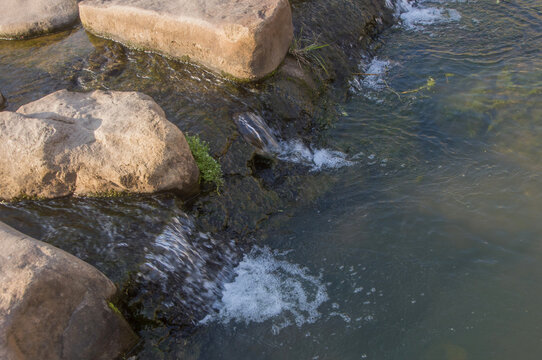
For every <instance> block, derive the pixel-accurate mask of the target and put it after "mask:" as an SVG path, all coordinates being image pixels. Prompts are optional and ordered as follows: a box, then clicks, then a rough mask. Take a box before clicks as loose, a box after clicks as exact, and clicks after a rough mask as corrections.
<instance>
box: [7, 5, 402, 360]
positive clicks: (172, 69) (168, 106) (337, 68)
mask: <svg viewBox="0 0 542 360" xmlns="http://www.w3.org/2000/svg"><path fill="white" fill-rule="evenodd" d="M291 5H292V12H293V23H294V33H295V35H294V36H295V38H296V40H297V41H298V44H299V48H300V49H303V48H304V47H306V46H309V45H310V44H318V45H327V46H325V47H322V48H320V49H318V50H314V51H312V52H311V51H309V52H306V51H305V52H303V51H302V52H295V51H290V53H289V54H288V55H287V56H286V58H285V60H284V61H283V63H282V64H281V66H280V67H279V68H278V69H277V71H275V72H274V73H272V75H270V76H268V77H266V78H265V79H263V80H261V81H259V82H253V83H235V82H231V81H229V80H228V79H225V78H223V77H220V76H218V75H217V74H216V73H213V72H209V71H207V70H206V69H205V68H202V67H199V66H195V65H194V64H190V63H183V62H179V61H175V60H173V59H169V58H166V57H163V56H160V55H157V54H151V53H145V52H142V51H137V50H134V49H130V48H127V47H124V46H122V45H120V44H119V43H117V42H113V41H110V40H105V39H103V38H99V37H96V36H93V35H91V34H89V33H85V32H84V31H78V32H76V33H75V34H73V35H66V37H65V38H64V39H62V40H57V41H56V42H55V44H54V45H52V46H50V47H47V46H42V45H35V48H30V46H29V50H28V51H30V50H32V51H34V50H35V49H38V50H41V51H42V54H43V53H46V52H47V51H51V52H52V51H59V49H66V50H68V49H70V50H71V49H73V48H77V47H76V46H74V42H75V41H76V40H77V38H79V40H77V41H78V42H77V43H76V44H78V45H80V44H81V43H82V42H85V43H84V46H81V45H80V46H81V47H82V48H84V49H83V50H81V52H80V53H78V54H77V55H74V56H73V57H69V58H68V59H66V60H64V61H65V62H66V63H67V64H69V66H70V67H69V70H64V71H56V72H55V71H48V72H46V73H45V76H46V77H45V78H46V79H47V80H48V81H47V83H45V84H44V83H38V82H37V81H36V80H34V78H32V77H30V75H28V72H27V71H26V69H25V71H23V70H21V71H19V72H18V73H17V74H18V75H19V77H21V78H25V79H28V81H29V82H30V81H34V83H35V84H36V85H33V86H35V87H38V88H39V90H40V91H41V90H42V88H45V87H46V86H47V87H51V88H55V89H58V88H64V87H68V88H69V89H70V90H76V91H90V90H95V89H114V90H121V91H132V90H136V91H141V92H144V93H146V94H149V95H150V96H152V98H153V99H155V101H156V102H157V103H158V104H159V105H160V106H161V107H162V108H163V110H164V112H165V113H166V116H167V118H168V119H169V120H170V121H172V122H173V123H174V124H175V125H176V126H177V127H179V128H180V129H181V130H182V131H183V132H185V133H187V134H198V135H199V136H200V137H201V138H202V139H203V140H205V141H206V142H208V143H209V145H210V148H211V155H213V157H215V158H216V159H218V160H219V162H220V164H221V166H222V170H223V173H224V180H225V185H224V186H223V187H222V188H221V189H220V194H218V193H217V192H216V191H215V189H216V188H215V187H214V186H206V185H205V184H203V186H202V187H201V188H200V194H199V195H198V196H197V197H195V198H193V199H190V200H189V201H188V202H186V203H182V202H181V201H177V200H175V201H174V200H171V199H169V200H168V201H162V200H161V201H160V202H159V203H158V204H154V202H152V201H150V200H149V199H151V198H152V199H154V198H155V197H157V196H158V197H159V196H168V197H172V198H175V197H173V196H172V194H168V193H166V194H157V195H153V196H151V197H150V198H149V197H147V196H137V198H128V199H127V198H121V199H116V198H111V199H84V198H63V199H54V200H48V201H46V202H23V203H19V204H14V205H4V206H2V205H0V215H2V216H4V217H6V218H7V219H9V221H8V220H6V222H8V223H10V224H13V226H17V228H19V229H25V228H31V229H32V231H33V233H34V234H44V235H47V241H48V242H50V243H52V244H55V245H56V246H59V247H61V248H63V249H65V250H67V251H69V252H71V253H78V254H82V255H84V256H85V260H86V261H88V262H89V263H91V264H93V265H96V267H98V268H99V269H100V270H102V271H103V272H104V273H105V274H107V275H108V276H109V277H110V278H112V279H114V280H115V281H118V282H119V283H124V286H121V287H122V288H123V289H124V290H127V291H126V292H125V293H126V294H127V296H126V299H125V300H126V302H127V304H128V307H129V308H130V309H132V310H130V311H131V312H132V313H133V314H134V317H133V319H136V320H132V318H130V321H132V322H131V324H135V323H138V324H139V321H142V320H141V319H142V318H145V319H147V320H149V319H150V320H152V321H153V323H152V324H153V325H152V326H148V327H138V331H140V332H139V333H140V334H141V335H142V337H144V338H145V342H144V345H143V346H142V347H143V349H142V350H141V352H140V358H141V359H153V358H157V357H159V356H164V354H167V355H166V358H167V356H170V357H174V356H175V354H180V353H182V351H183V350H182V349H181V347H182V345H179V344H182V343H183V341H184V339H183V337H184V336H186V335H187V334H192V333H193V332H194V331H197V329H196V330H194V328H195V327H194V324H195V323H197V322H198V321H199V320H201V318H200V317H199V316H200V315H201V314H200V313H198V312H197V311H194V309H189V306H187V307H175V306H173V307H169V308H167V309H164V308H165V307H166V306H165V303H167V301H168V296H162V295H163V293H162V292H161V291H157V292H156V293H155V294H160V295H156V299H155V298H152V301H151V300H149V299H148V298H146V297H147V296H151V294H153V289H155V288H156V289H159V288H160V287H161V283H160V281H156V282H155V283H152V279H151V280H149V282H148V283H144V284H140V283H137V282H135V284H134V282H133V281H130V279H131V276H132V275H133V274H134V272H135V273H137V272H139V271H140V264H141V263H142V262H144V260H142V259H144V258H145V256H146V254H145V253H144V251H143V249H145V247H147V248H148V249H151V248H152V247H151V246H152V243H153V240H154V239H156V238H157V237H160V234H161V233H162V229H164V228H167V226H168V225H167V221H166V219H167V218H168V216H170V215H168V214H169V213H168V211H173V210H178V209H182V211H183V212H186V213H187V214H188V215H189V216H190V217H192V218H193V221H194V226H195V228H194V229H197V231H196V230H194V231H195V232H198V231H201V232H203V233H210V234H212V235H213V236H214V238H215V239H217V240H218V241H222V240H224V241H229V240H233V241H235V246H234V248H235V249H234V251H236V252H242V251H245V250H247V249H250V246H251V245H252V244H254V243H255V242H257V240H255V239H258V240H259V239H261V238H262V237H265V236H267V230H268V229H269V228H280V226H281V222H284V221H287V219H289V218H290V217H291V216H293V214H295V211H296V209H299V208H300V207H302V206H310V205H311V204H313V203H314V202H315V201H316V199H318V197H319V196H321V195H322V194H324V193H325V192H326V191H328V190H329V187H330V186H331V185H332V183H333V181H335V180H334V177H333V176H330V175H328V174H327V173H326V172H325V171H323V172H320V173H318V174H317V176H314V173H311V172H310V167H307V166H304V165H303V164H299V163H293V162H286V161H281V160H280V159H277V158H269V157H262V156H259V155H257V154H255V152H257V151H256V150H255V147H254V146H253V145H252V144H251V143H250V141H247V139H246V138H245V137H243V134H242V132H241V131H240V129H239V128H238V125H237V124H236V114H242V113H254V114H257V115H258V116H260V117H261V118H262V119H263V120H264V121H265V123H266V125H268V129H269V131H271V133H272V134H274V136H275V137H276V139H277V141H279V142H282V141H285V142H287V141H289V140H298V141H299V143H300V144H305V145H307V146H308V145H313V146H314V147H315V148H322V147H327V144H328V141H329V139H327V138H326V135H325V131H322V130H325V129H326V128H327V127H329V126H333V123H334V122H336V121H337V119H339V118H340V116H341V115H340V111H339V109H337V106H336V102H337V101H343V100H344V99H346V97H347V96H348V87H349V85H348V80H349V78H350V76H351V73H352V72H357V71H359V69H358V66H359V59H360V56H362V55H363V54H367V53H370V52H371V51H372V47H373V46H375V39H376V35H377V34H378V32H379V31H380V30H383V29H384V28H385V27H386V26H387V25H389V24H391V12H392V11H391V10H390V9H386V7H385V1H383V0H363V1H355V2H352V1H350V0H303V1H298V0H293V1H291ZM81 39H83V40H81ZM376 45H378V43H376ZM299 54H301V57H300V56H299ZM312 55H315V56H317V57H319V58H320V59H321V60H323V65H324V67H325V70H324V68H323V67H322V66H321V65H320V64H319V62H318V60H317V58H316V57H314V56H312ZM8 57H9V55H7V57H6V58H8ZM53 58H54V56H53ZM51 62H52V60H51ZM44 63H45V61H44ZM44 63H40V64H39V66H36V69H38V70H36V71H38V74H39V75H35V76H34V77H35V78H38V77H39V76H44V75H42V74H44V72H43V70H42V69H44V68H45V69H50V68H51V67H53V66H52V65H48V64H47V63H45V64H44ZM2 66H3V64H0V70H3V69H5V67H2ZM4 76H9V74H7V73H4ZM45 85H46V86H45ZM2 90H3V91H4V93H5V94H6V95H9V99H10V103H9V105H8V109H10V110H15V109H17V107H18V106H20V105H22V104H24V103H26V102H28V100H26V101H23V100H24V99H28V98H31V99H32V98H33V97H35V95H34V93H33V92H32V91H34V92H35V89H29V88H24V87H20V88H15V87H10V86H9V82H8V87H5V85H3V88H2ZM14 94H15V95H17V96H14ZM330 142H331V143H333V141H330ZM334 149H337V150H342V151H346V149H342V148H334ZM147 202H149V203H152V204H153V205H149V204H147ZM135 208H137V209H138V215H137V216H135V215H134V216H130V215H129V214H130V213H131V212H132V211H133V210H134V209H135ZM112 209H115V210H114V211H113V210H112ZM80 214H85V217H84V218H87V217H88V218H89V219H91V220H90V221H88V223H85V225H84V230H83V231H80V232H79V231H76V230H75V229H71V228H70V227H69V224H70V222H71V221H73V222H76V223H81V222H82V220H81V218H82V216H81V215H80ZM88 214H90V215H88ZM149 214H153V215H149ZM60 218H62V220H59V219H60ZM39 219H41V220H39ZM59 222H62V224H63V226H60V227H58V226H55V228H54V230H51V229H50V226H51V224H58V223H59ZM111 224H114V226H111ZM25 231H26V230H25ZM66 233H69V234H74V236H76V237H77V239H78V241H74V242H69V243H68V242H66V241H65V240H64V239H63V234H66ZM36 236H37V235H36ZM100 239H103V240H100ZM111 239H114V245H113V244H112V241H110V240H111ZM123 244H126V245H123ZM135 244H137V245H135ZM136 253H137V254H138V256H137V257H135V256H134V254H136ZM221 254H222V252H220V251H217V253H213V254H211V255H210V258H211V259H219V258H220V257H221V256H222V255H221ZM104 259H107V261H105V260H104ZM124 280H126V282H124ZM184 285H186V284H185V283H184V280H182V279H181V280H178V279H176V278H174V277H173V278H171V279H170V282H169V283H168V288H167V290H168V292H167V293H166V294H170V296H172V295H171V294H173V293H174V294H175V295H174V296H175V297H179V298H188V293H186V292H185V291H184V290H183V286H184ZM160 296H161V297H160ZM151 297H152V296H151ZM141 298H144V299H143V300H141ZM170 300H171V299H170ZM157 309H158V310H157ZM191 311H193V312H191ZM143 323H145V321H143ZM134 326H135V325H134ZM135 327H137V326H135ZM158 339H160V341H157V340H158ZM187 356H193V354H189V355H187ZM178 357H182V356H180V355H179V356H178Z"/></svg>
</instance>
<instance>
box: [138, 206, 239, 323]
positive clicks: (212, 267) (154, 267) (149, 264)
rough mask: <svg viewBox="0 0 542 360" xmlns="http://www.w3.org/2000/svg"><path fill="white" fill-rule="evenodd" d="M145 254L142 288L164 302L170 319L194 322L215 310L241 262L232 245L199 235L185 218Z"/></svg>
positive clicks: (176, 221) (179, 218)
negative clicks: (217, 302)
mask: <svg viewBox="0 0 542 360" xmlns="http://www.w3.org/2000/svg"><path fill="white" fill-rule="evenodd" d="M146 250H147V251H146V255H145V260H146V261H145V263H144V264H143V265H142V266H141V270H140V272H139V274H138V275H139V279H138V280H139V282H140V284H141V285H142V287H143V288H144V289H147V293H148V294H149V295H150V294H151V293H152V296H154V297H156V296H158V297H162V298H163V299H164V300H165V301H164V302H163V303H162V304H163V306H164V307H165V309H162V310H164V311H166V312H169V313H170V314H168V317H172V318H177V317H178V316H182V317H186V318H190V319H192V321H193V322H197V321H198V320H199V319H201V318H202V317H203V316H205V315H206V314H208V313H209V312H210V311H211V310H212V305H213V304H214V303H215V302H216V301H217V299H219V298H220V296H221V294H222V289H223V284H224V283H227V282H229V281H231V280H232V277H233V268H234V267H235V265H236V264H237V262H238V250H237V249H236V247H235V244H234V242H233V241H226V240H217V239H215V238H214V237H213V236H211V235H209V234H205V233H201V232H198V231H197V230H196V228H195V225H194V223H193V221H192V219H191V218H190V217H188V216H186V215H185V216H177V217H174V218H173V219H172V221H171V223H170V224H169V225H167V226H166V228H165V229H164V231H163V232H162V233H161V234H160V235H159V236H158V237H157V238H156V239H155V240H154V243H153V244H152V246H151V247H150V248H148V249H146Z"/></svg>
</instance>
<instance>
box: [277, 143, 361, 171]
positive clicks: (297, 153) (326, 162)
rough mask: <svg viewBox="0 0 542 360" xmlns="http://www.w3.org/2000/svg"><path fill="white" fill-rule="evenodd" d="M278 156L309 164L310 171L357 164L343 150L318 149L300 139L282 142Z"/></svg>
mask: <svg viewBox="0 0 542 360" xmlns="http://www.w3.org/2000/svg"><path fill="white" fill-rule="evenodd" d="M280 145H281V152H280V153H279V154H278V158H279V159H280V160H283V161H288V162H292V163H297V164H301V165H305V166H308V167H309V168H310V171H321V170H331V169H339V168H342V167H345V166H351V165H353V164H355V162H354V161H351V160H348V159H347V155H346V154H345V153H343V152H340V151H336V150H329V149H317V148H313V147H312V146H307V145H305V144H303V143H302V142H301V141H300V140H291V141H288V142H281V143H280Z"/></svg>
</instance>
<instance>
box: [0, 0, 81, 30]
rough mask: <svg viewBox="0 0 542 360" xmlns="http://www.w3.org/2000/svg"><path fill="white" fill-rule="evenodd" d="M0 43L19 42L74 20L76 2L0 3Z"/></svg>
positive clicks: (15, 0)
mask: <svg viewBox="0 0 542 360" xmlns="http://www.w3.org/2000/svg"><path fill="white" fill-rule="evenodd" d="M1 8H2V11H0V39H23V38H28V37H32V36H37V35H42V34H46V33H49V32H52V31H55V30H58V29H60V28H63V27H66V26H68V25H70V24H72V23H74V22H75V21H76V20H77V15H78V7H77V0H2V5H1Z"/></svg>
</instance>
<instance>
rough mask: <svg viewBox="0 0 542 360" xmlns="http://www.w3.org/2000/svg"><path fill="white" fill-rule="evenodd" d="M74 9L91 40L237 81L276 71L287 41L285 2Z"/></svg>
mask: <svg viewBox="0 0 542 360" xmlns="http://www.w3.org/2000/svg"><path fill="white" fill-rule="evenodd" d="M79 8H80V13H81V21H82V22H83V25H84V26H85V28H87V29H88V30H89V31H91V32H93V33H94V34H96V35H99V36H102V37H105V38H109V39H114V40H116V41H120V42H121V43H124V44H128V45H130V46H133V47H137V48H143V49H146V50H151V51H157V52H160V53H163V54H166V55H168V56H171V57H174V58H177V59H189V60H192V61H194V62H196V63H199V64H202V65H204V66H206V67H208V68H210V69H212V70H215V71H218V72H224V73H227V74H230V75H232V76H234V77H236V78H240V79H259V78H261V77H263V76H265V75H267V74H269V73H270V72H272V71H273V70H275V69H276V67H277V66H278V65H279V64H280V62H281V61H282V59H283V58H284V55H285V54H286V51H287V50H288V47H289V46H290V42H291V40H292V16H291V11H290V5H289V3H288V0H264V1H255V0H244V1H232V0H227V1H217V0H197V1H194V0H180V1H172V0H161V1H151V0H112V1H108V2H104V1H101V0H85V1H83V2H81V3H80V5H79Z"/></svg>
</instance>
